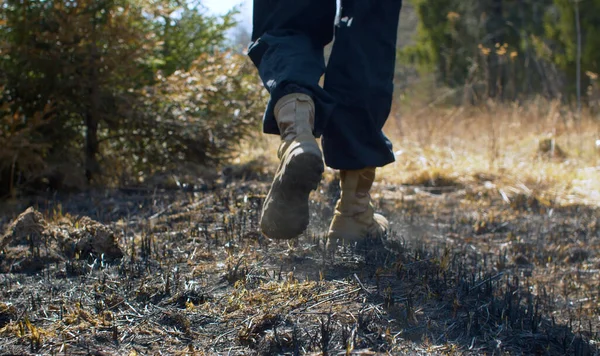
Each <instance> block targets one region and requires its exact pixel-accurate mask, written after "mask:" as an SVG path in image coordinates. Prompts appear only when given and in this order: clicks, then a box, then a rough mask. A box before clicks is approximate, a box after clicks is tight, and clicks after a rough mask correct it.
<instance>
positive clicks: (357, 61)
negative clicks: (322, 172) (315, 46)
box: [321, 0, 402, 248]
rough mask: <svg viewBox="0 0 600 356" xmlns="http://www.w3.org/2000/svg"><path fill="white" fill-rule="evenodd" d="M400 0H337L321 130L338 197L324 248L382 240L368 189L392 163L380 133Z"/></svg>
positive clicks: (383, 224) (382, 223) (380, 220)
mask: <svg viewBox="0 0 600 356" xmlns="http://www.w3.org/2000/svg"><path fill="white" fill-rule="evenodd" d="M401 6H402V1H401V0H378V1H371V0H342V13H341V21H340V23H339V25H338V26H337V29H336V36H335V42H334V45H333V50H332V54H331V57H330V59H329V63H328V67H327V71H326V73H325V90H326V91H327V92H328V93H329V94H331V95H332V96H333V97H334V98H335V100H336V102H337V106H336V108H335V110H334V111H333V113H332V116H331V118H330V119H329V121H328V124H327V127H326V128H325V131H324V132H323V139H322V141H321V142H322V144H323V152H324V155H325V162H326V164H327V165H328V166H330V167H332V168H336V169H339V170H340V186H341V190H342V192H341V197H340V200H339V201H338V202H337V204H336V208H335V215H334V218H333V220H332V222H331V225H330V228H329V232H328V247H329V248H331V247H332V246H335V245H336V244H337V243H338V242H339V241H341V240H343V241H346V242H358V241H360V240H362V239H363V238H365V237H368V236H382V235H384V234H385V232H386V231H387V228H388V223H387V220H386V219H385V218H384V217H383V216H381V215H378V214H375V212H374V209H373V206H372V204H371V197H370V194H369V191H370V189H371V186H372V184H373V181H374V179H375V168H376V167H382V166H385V165H386V164H388V163H391V162H393V161H394V154H393V151H392V147H391V143H390V141H389V140H388V139H387V137H386V136H385V135H384V134H383V132H382V129H383V126H384V124H385V122H386V120H387V117H388V115H389V113H390V109H391V105H392V94H393V80H394V68H395V62H396V38H397V29H398V19H399V16H400V8H401Z"/></svg>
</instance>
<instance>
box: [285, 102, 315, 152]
mask: <svg viewBox="0 0 600 356" xmlns="http://www.w3.org/2000/svg"><path fill="white" fill-rule="evenodd" d="M275 118H276V120H277V125H278V126H279V131H280V132H281V138H282V139H283V140H284V141H290V140H294V139H296V138H297V137H299V136H306V137H311V138H312V130H313V127H314V106H313V102H312V99H311V98H310V97H309V96H308V95H305V94H289V95H287V96H285V97H283V98H281V99H280V101H279V102H278V103H277V105H276V106H275Z"/></svg>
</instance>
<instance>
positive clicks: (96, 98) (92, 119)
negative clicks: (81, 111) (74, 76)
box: [85, 21, 100, 183]
mask: <svg viewBox="0 0 600 356" xmlns="http://www.w3.org/2000/svg"><path fill="white" fill-rule="evenodd" d="M92 26H93V28H92V34H91V43H90V78H89V80H90V81H89V85H90V87H89V94H90V102H89V105H88V110H87V113H86V115H85V126H86V131H85V176H86V178H87V180H88V183H91V182H92V180H93V179H94V178H95V176H96V175H97V174H98V173H100V166H99V164H98V160H97V157H96V156H97V154H98V122H99V119H98V115H99V111H100V88H99V87H98V86H99V84H98V48H97V47H96V24H95V21H94V23H93V24H92Z"/></svg>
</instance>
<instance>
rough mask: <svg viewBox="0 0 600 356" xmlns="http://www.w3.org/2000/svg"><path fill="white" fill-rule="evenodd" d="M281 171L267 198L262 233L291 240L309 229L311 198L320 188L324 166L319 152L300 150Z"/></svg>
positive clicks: (293, 152)
mask: <svg viewBox="0 0 600 356" xmlns="http://www.w3.org/2000/svg"><path fill="white" fill-rule="evenodd" d="M317 150H318V148H317ZM281 169H283V171H282V172H280V174H278V176H276V177H275V179H274V180H273V183H272V185H271V190H270V191H269V194H268V195H267V198H266V199H265V203H264V206H263V214H262V217H261V230H262V232H263V233H264V234H265V235H266V236H267V237H269V238H272V239H292V238H294V237H297V236H298V235H300V234H302V233H303V232H304V231H305V230H306V228H307V227H308V222H309V210H308V197H309V195H310V192H311V191H313V190H315V189H317V187H318V186H319V182H320V181H321V176H322V174H323V171H324V164H323V160H322V158H321V156H320V151H319V153H318V155H317V153H313V152H309V151H306V150H304V149H302V148H301V147H297V148H296V149H294V150H292V152H290V153H289V156H288V158H287V159H286V161H285V162H282V168H281Z"/></svg>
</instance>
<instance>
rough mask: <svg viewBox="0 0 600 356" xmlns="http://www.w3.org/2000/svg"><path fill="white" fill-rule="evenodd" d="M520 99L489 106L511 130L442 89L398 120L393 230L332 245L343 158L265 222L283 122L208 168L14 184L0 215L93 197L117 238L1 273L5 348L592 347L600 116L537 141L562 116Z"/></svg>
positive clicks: (380, 194) (13, 259) (59, 207)
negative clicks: (182, 185)
mask: <svg viewBox="0 0 600 356" xmlns="http://www.w3.org/2000/svg"><path fill="white" fill-rule="evenodd" d="M485 110H492V109H491V108H488V109H485ZM519 110H522V109H519V108H517V107H513V108H505V109H495V111H494V112H496V113H497V115H496V119H497V120H499V119H498V118H500V119H502V120H503V121H502V124H501V125H500V124H498V125H499V126H501V127H504V129H502V130H504V131H502V130H500V129H494V132H498V135H497V136H496V137H497V138H496V143H495V144H493V145H491V146H490V143H489V139H488V138H487V137H488V136H486V134H485V131H483V130H484V128H485V127H487V126H486V123H485V120H491V118H492V117H491V115H487V116H486V115H483V114H482V112H483V109H469V110H467V109H456V111H449V113H451V116H450V117H451V121H450V122H449V123H447V124H446V127H450V128H452V130H451V129H448V128H446V129H445V128H444V127H442V126H443V125H438V126H435V125H434V123H435V122H442V121H443V119H444V118H447V117H449V116H447V115H448V113H446V112H445V111H444V110H442V109H436V110H432V111H430V112H429V113H430V114H431V116H430V118H429V119H426V120H425V121H423V122H422V123H420V124H419V125H416V120H417V118H419V117H422V116H423V115H420V114H418V113H415V114H414V115H413V116H409V115H407V114H406V115H405V116H404V117H406V119H405V120H404V121H402V124H403V126H402V127H400V126H395V125H396V124H397V121H396V120H391V121H390V126H389V127H388V128H387V131H388V133H391V135H390V136H392V137H393V140H394V142H395V143H396V149H397V150H402V151H403V153H402V154H399V155H398V162H397V163H395V164H393V165H390V166H388V167H386V168H384V170H383V172H382V174H380V176H379V178H378V181H379V184H377V185H376V187H375V190H374V194H373V196H374V198H375V200H374V202H375V205H376V207H377V210H380V211H382V212H383V213H384V214H385V215H386V216H387V217H388V218H389V219H390V222H391V227H392V232H391V233H390V235H389V238H388V239H387V241H385V242H384V243H383V244H375V245H373V246H366V247H367V248H365V249H362V248H351V247H348V246H344V247H342V248H340V249H338V250H337V251H336V253H335V254H334V255H333V256H329V255H328V256H326V255H325V254H324V251H323V243H322V242H323V241H322V239H321V237H322V236H323V233H324V232H325V231H326V227H327V225H328V223H329V220H330V218H331V215H332V206H333V202H334V201H335V199H336V198H337V196H338V195H339V187H338V186H337V182H336V180H335V179H334V177H335V172H334V171H332V170H328V171H327V173H326V179H325V180H324V182H323V184H322V186H321V189H320V190H319V191H317V192H315V193H314V194H313V195H312V199H311V212H312V216H311V224H310V226H309V229H308V231H307V233H306V234H304V235H303V236H300V237H299V238H298V239H293V240H290V241H272V240H269V239H267V238H265V237H263V236H261V235H260V233H259V231H258V220H259V215H260V207H261V206H262V203H263V199H264V196H265V194H266V192H267V190H268V187H269V182H270V177H271V173H272V172H273V170H274V168H275V167H276V156H275V152H276V148H277V143H278V140H277V137H273V136H261V138H260V139H259V140H255V141H252V142H247V143H245V144H244V152H242V154H241V155H240V156H239V158H238V160H237V161H236V162H234V163H233V164H232V165H229V166H227V167H223V169H222V171H221V172H220V173H219V174H217V176H218V177H219V178H218V179H216V181H215V182H213V183H214V184H209V185H208V186H207V187H204V188H201V187H196V188H194V187H192V188H190V189H181V190H178V191H176V190H172V189H160V188H156V187H153V189H151V190H148V191H143V190H121V191H112V192H111V191H103V192H99V193H97V194H94V193H92V192H88V193H85V194H80V195H74V196H71V197H67V198H63V199H59V198H58V197H55V196H52V197H37V198H35V199H34V198H32V199H31V200H28V201H24V202H20V203H15V204H16V205H14V206H13V208H14V210H15V212H14V213H9V214H7V215H5V216H0V231H2V230H4V229H3V226H2V225H4V226H6V227H8V226H9V225H8V222H9V221H10V220H12V218H14V217H16V215H17V214H18V213H20V212H21V211H22V210H24V208H25V207H27V206H28V205H34V206H36V207H37V209H38V210H39V211H40V213H41V214H42V215H43V218H44V221H45V222H46V223H47V229H46V230H48V231H54V230H55V229H56V228H58V227H61V226H63V225H61V224H62V222H64V221H66V220H68V221H83V219H78V218H77V216H82V215H87V216H89V217H90V218H92V219H94V220H96V221H98V222H101V223H102V224H105V226H106V227H107V228H109V229H110V230H111V231H113V232H114V233H115V235H114V236H115V238H116V240H115V241H116V242H117V243H118V245H119V247H120V249H121V250H122V252H123V258H121V259H120V260H117V261H114V262H108V261H105V260H104V259H103V258H102V256H98V253H94V252H93V251H92V252H91V253H90V254H89V255H88V254H86V255H85V256H84V255H81V254H80V255H79V256H74V257H72V258H69V257H68V256H63V258H61V259H59V260H58V261H56V262H49V263H43V265H42V266H39V267H40V269H36V270H35V271H39V272H35V273H34V270H31V271H30V272H31V274H28V273H26V272H27V271H26V270H17V269H15V268H12V267H11V268H10V270H8V271H6V272H7V273H0V300H1V301H2V302H0V353H1V354H4V353H7V354H25V353H32V354H33V353H37V354H69V355H77V354H86V355H87V354H106V355H122V354H161V353H162V354H164V353H167V354H180V355H193V354H197V355H213V354H236V355H238V354H239V355H242V354H244V355H245V354H257V355H272V354H287V355H297V354H314V355H317V354H322V355H327V354H329V355H337V354H355V355H360V354H369V355H370V354H394V355H396V354H421V355H430V354H455V355H481V354H488V355H492V354H540V355H563V354H570V355H571V354H572V355H598V354H599V353H598V348H597V345H598V343H599V342H600V324H599V323H598V315H599V313H600V311H599V309H598V305H599V304H598V302H599V300H600V294H599V293H598V291H599V290H600V277H599V276H600V274H599V273H598V271H599V270H600V220H599V216H600V215H598V211H599V210H600V209H598V208H597V207H593V206H586V205H584V204H582V203H585V202H586V201H591V198H593V195H592V194H588V196H586V194H584V193H585V192H583V193H582V192H581V191H578V190H577V189H584V188H585V189H588V191H590V192H591V191H594V189H596V190H595V191H596V192H597V187H594V185H595V184H598V182H597V178H595V177H596V176H597V174H598V171H597V168H595V166H596V165H597V161H594V160H595V159H596V158H595V157H594V155H593V152H591V151H583V150H581V151H576V150H575V148H577V145H576V143H577V142H578V141H576V140H580V139H582V138H584V137H588V136H589V137H593V134H592V133H589V134H588V133H583V132H584V131H581V132H579V131H577V130H573V129H569V125H568V124H565V127H566V128H567V129H565V130H564V131H562V133H560V134H559V133H558V131H559V130H557V131H556V132H555V137H556V141H555V143H554V144H553V143H552V141H550V144H549V145H548V144H546V143H545V142H544V141H542V146H541V150H540V145H539V143H538V140H537V139H538V138H539V137H545V136H543V133H544V132H545V131H546V130H547V126H545V124H544V125H543V124H542V123H543V122H545V121H544V120H549V119H548V118H547V116H539V117H538V123H537V124H536V123H534V122H532V120H533V118H534V116H531V117H530V120H529V121H527V124H526V125H525V124H523V125H522V126H521V127H520V129H514V130H513V131H515V134H514V135H513V134H512V133H511V132H510V131H509V130H508V127H510V122H511V121H510V120H513V124H514V122H516V121H517V119H516V115H517V114H515V113H519V112H521V111H519ZM556 110H558V107H556ZM452 112H454V113H453V114H452ZM486 112H491V111H486ZM433 113H437V115H438V116H437V117H436V116H434V115H433ZM410 118H414V119H412V120H413V121H414V122H413V123H412V124H411V125H410V126H409V123H410V122H411V121H410V120H411V119H410ZM436 120H437V121H436ZM447 120H450V119H447ZM559 121H560V120H559ZM496 122H497V121H495V122H494V125H495V124H496ZM560 122H562V121H560ZM566 122H567V123H568V121H566ZM585 122H586V124H585V125H588V126H586V130H587V131H586V132H590V131H592V130H593V125H592V123H591V122H589V121H585ZM488 124H489V123H488ZM490 125H491V124H490ZM582 126H583V124H582ZM409 127H414V129H411V130H409ZM432 127H435V129H432ZM536 127H537V128H539V130H538V129H536ZM401 129H402V130H401ZM475 130H478V132H475ZM569 130H570V131H569ZM540 132H541V133H540ZM594 132H596V131H594ZM401 134H403V135H401ZM574 142H575V143H574ZM557 144H558V147H560V148H561V151H562V154H559V153H557V152H558V150H557V148H556V147H557ZM478 145H486V146H485V147H482V148H481V149H478V147H479V146H478ZM490 147H491V148H490ZM546 147H550V153H548V149H547V148H546ZM492 148H493V149H492ZM552 149H554V153H552ZM493 152H496V153H495V154H494V155H492V154H491V153H493ZM515 157H518V159H517V158H515ZM586 167H592V168H590V169H588V170H585V168H586ZM578 170H579V171H578ZM581 172H586V173H585V174H583V173H581ZM586 174H587V175H586ZM583 178H587V179H588V180H589V181H588V182H587V183H582V182H579V181H578V179H579V180H583ZM409 184H410V185H409ZM585 184H588V185H587V186H586V185H585ZM566 203H573V204H566ZM574 203H579V204H574ZM19 204H21V205H19ZM565 205H568V206H565ZM10 226H16V225H10ZM69 226H70V225H69ZM75 227H76V228H77V226H75ZM14 230H15V229H8V230H7V232H9V233H10V232H11V231H14ZM64 233H65V234H67V235H68V237H74V235H76V233H77V231H71V230H69V229H66V230H65V232H64ZM75 237H76V236H75ZM31 241H32V240H31V239H29V240H26V241H20V240H14V243H13V244H12V245H9V246H7V247H5V248H4V249H3V251H0V264H1V263H2V262H4V265H6V266H14V265H16V264H17V263H21V264H22V261H21V260H22V258H21V257H19V256H21V255H17V254H13V253H11V252H19V251H21V252H23V251H24V253H26V252H27V247H28V245H27V244H29V243H30V242H31Z"/></svg>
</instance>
